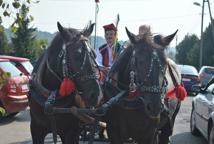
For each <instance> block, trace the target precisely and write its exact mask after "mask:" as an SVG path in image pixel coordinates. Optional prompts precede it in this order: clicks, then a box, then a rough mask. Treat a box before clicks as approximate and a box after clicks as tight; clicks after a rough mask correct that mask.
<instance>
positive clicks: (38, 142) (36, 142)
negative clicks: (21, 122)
mask: <svg viewBox="0 0 214 144" xmlns="http://www.w3.org/2000/svg"><path fill="white" fill-rule="evenodd" d="M30 130H31V136H32V141H33V144H44V139H45V136H46V135H47V130H46V129H45V128H43V127H41V126H39V125H38V124H36V123H35V122H34V121H33V120H31V124H30Z"/></svg>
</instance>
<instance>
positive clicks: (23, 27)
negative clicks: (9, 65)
mask: <svg viewBox="0 0 214 144" xmlns="http://www.w3.org/2000/svg"><path fill="white" fill-rule="evenodd" d="M28 13H29V7H28V6H27V5H25V4H22V6H21V9H20V11H19V15H17V18H16V21H15V22H14V23H13V25H12V27H11V28H12V31H13V32H14V36H13V37H12V43H13V47H14V50H15V53H14V55H16V56H21V57H26V58H29V59H34V57H35V55H34V53H33V52H34V50H33V49H32V46H33V42H34V41H35V40H36V37H35V36H34V33H35V31H36V28H32V27H31V28H29V24H30V22H31V21H32V19H31V17H29V16H28Z"/></svg>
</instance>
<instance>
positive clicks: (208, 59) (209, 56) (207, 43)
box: [202, 21, 214, 66]
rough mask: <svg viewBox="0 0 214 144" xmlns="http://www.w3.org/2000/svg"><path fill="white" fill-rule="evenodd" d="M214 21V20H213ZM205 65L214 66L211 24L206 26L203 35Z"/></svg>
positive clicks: (213, 43) (213, 42) (203, 62)
mask: <svg viewBox="0 0 214 144" xmlns="http://www.w3.org/2000/svg"><path fill="white" fill-rule="evenodd" d="M213 22H214V21H213ZM203 38H204V39H203V40H204V42H203V61H202V64H203V65H209V66H214V63H213V61H214V41H213V35H212V27H211V24H210V25H209V26H208V27H207V28H206V30H205V32H204V35H203Z"/></svg>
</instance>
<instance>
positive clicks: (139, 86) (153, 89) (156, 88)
mask: <svg viewBox="0 0 214 144" xmlns="http://www.w3.org/2000/svg"><path fill="white" fill-rule="evenodd" d="M135 55H136V51H135V50H134V49H133V52H132V57H131V71H130V73H129V74H130V84H129V90H130V91H136V90H139V92H141V93H160V94H163V93H165V92H166V87H167V80H166V77H165V72H166V67H164V66H163V65H162V64H161V61H160V58H159V56H158V53H157V50H156V49H153V50H152V55H151V62H150V66H149V71H148V73H147V74H146V77H145V79H144V80H143V81H141V82H140V81H139V80H138V81H137V74H138V73H137V70H136V66H135V65H136V63H135V62H136V60H135V59H136V58H135ZM155 63H157V64H158V67H159V69H160V70H161V74H162V76H163V82H162V85H161V86H160V85H152V86H148V85H146V84H145V82H146V81H147V80H148V79H149V78H150V77H151V76H152V72H153V69H154V65H155Z"/></svg>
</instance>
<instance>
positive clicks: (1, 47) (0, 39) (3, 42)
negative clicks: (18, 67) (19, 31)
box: [0, 25, 12, 55]
mask: <svg viewBox="0 0 214 144" xmlns="http://www.w3.org/2000/svg"><path fill="white" fill-rule="evenodd" d="M0 27H1V29H2V30H1V31H0V54H3V55H8V54H10V53H12V48H11V47H9V44H8V40H7V37H6V35H5V32H4V28H3V26H1V25H0Z"/></svg>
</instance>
